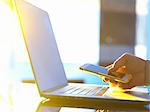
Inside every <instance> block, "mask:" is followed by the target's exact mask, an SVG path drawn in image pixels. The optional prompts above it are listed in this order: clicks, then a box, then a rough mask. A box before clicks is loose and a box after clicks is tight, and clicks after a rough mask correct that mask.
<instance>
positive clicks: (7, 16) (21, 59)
mask: <svg viewBox="0 0 150 112" xmlns="http://www.w3.org/2000/svg"><path fill="white" fill-rule="evenodd" d="M26 1H27V2H29V3H31V4H33V5H35V6H37V7H39V8H41V9H43V10H45V11H47V12H48V13H49V16H50V20H51V23H52V27H53V31H54V34H55V37H56V41H57V44H58V49H59V52H60V55H61V59H62V62H63V64H64V68H65V72H66V75H67V78H68V80H69V81H70V82H83V83H95V84H106V83H103V82H102V81H101V79H100V78H99V77H97V76H94V75H91V74H89V73H85V72H82V71H80V70H79V66H80V65H82V64H84V63H93V64H99V65H103V66H107V65H109V64H111V63H112V62H113V61H114V60H115V59H117V58H118V57H119V56H120V55H121V54H123V53H125V52H128V53H131V54H135V55H136V56H139V57H141V58H143V59H150V52H149V51H150V32H149V29H150V1H149V0H26ZM0 51H1V53H0V54H1V55H0V67H1V68H0V76H1V78H0V80H1V81H0V83H1V84H0V85H3V83H6V82H8V83H9V80H13V81H21V82H22V81H23V82H26V81H27V82H30V81H31V82H32V80H33V79H34V78H33V74H32V70H31V66H30V62H29V59H28V55H27V51H26V48H25V44H24V41H23V37H22V34H21V31H20V26H19V22H18V20H17V14H16V11H15V6H14V4H13V1H12V0H0Z"/></svg>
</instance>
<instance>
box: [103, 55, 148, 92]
mask: <svg viewBox="0 0 150 112" xmlns="http://www.w3.org/2000/svg"><path fill="white" fill-rule="evenodd" d="M145 64H146V61H145V60H143V59H141V58H139V57H136V56H134V55H131V54H127V53H125V54H123V55H122V56H121V57H119V58H118V59H117V60H116V61H115V62H114V63H113V64H112V65H110V66H108V69H109V72H117V75H119V73H127V74H131V75H132V79H131V80H130V81H129V82H128V83H121V82H116V81H114V80H113V79H110V78H109V79H108V78H106V77H104V78H103V81H104V82H109V84H110V86H119V87H121V88H124V89H125V88H132V87H135V86H143V85H144V81H145V66H146V65H145Z"/></svg>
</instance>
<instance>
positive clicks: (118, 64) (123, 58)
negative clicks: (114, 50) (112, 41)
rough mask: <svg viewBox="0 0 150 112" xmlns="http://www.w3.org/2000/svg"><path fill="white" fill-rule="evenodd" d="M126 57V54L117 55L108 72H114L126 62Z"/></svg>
mask: <svg viewBox="0 0 150 112" xmlns="http://www.w3.org/2000/svg"><path fill="white" fill-rule="evenodd" d="M127 57H128V54H124V55H122V56H121V57H119V58H118V59H117V60H116V61H115V62H114V63H113V65H112V67H111V68H110V69H109V72H114V71H116V70H117V69H118V68H120V67H122V66H125V64H126V62H127Z"/></svg>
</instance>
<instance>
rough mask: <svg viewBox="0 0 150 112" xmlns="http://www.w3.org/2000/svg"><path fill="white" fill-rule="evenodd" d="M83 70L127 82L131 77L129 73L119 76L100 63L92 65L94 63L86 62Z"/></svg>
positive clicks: (82, 67)
mask: <svg viewBox="0 0 150 112" xmlns="http://www.w3.org/2000/svg"><path fill="white" fill-rule="evenodd" d="M80 69H81V70H84V71H87V72H91V73H94V74H97V75H100V76H105V77H110V78H113V79H114V80H117V81H119V82H123V83H127V82H128V81H129V78H130V77H128V76H127V75H125V74H123V75H120V76H119V77H118V76H115V73H114V72H113V73H112V72H111V73H110V72H109V71H108V68H105V67H102V66H98V65H92V64H84V65H83V66H81V67H80Z"/></svg>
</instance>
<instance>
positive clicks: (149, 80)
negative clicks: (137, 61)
mask: <svg viewBox="0 0 150 112" xmlns="http://www.w3.org/2000/svg"><path fill="white" fill-rule="evenodd" d="M145 84H146V85H150V60H146V70H145Z"/></svg>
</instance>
